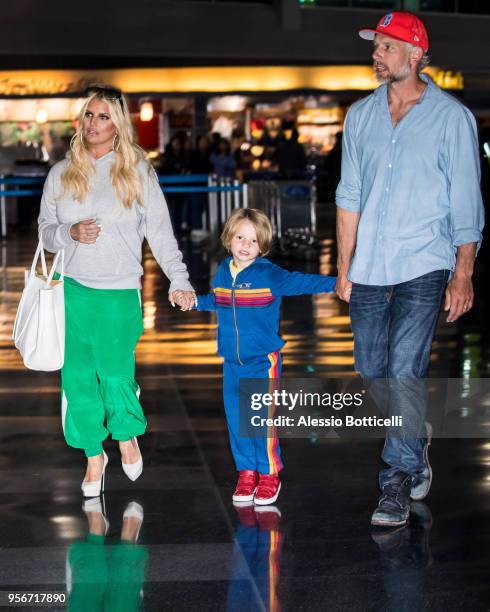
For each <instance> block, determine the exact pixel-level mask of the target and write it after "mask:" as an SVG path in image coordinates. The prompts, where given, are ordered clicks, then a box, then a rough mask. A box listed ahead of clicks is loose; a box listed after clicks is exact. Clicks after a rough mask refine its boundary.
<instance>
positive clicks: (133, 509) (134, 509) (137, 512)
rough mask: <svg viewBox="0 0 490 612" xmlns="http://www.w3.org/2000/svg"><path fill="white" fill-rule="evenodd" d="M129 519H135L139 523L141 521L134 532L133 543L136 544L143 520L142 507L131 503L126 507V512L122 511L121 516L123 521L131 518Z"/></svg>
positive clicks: (133, 502)
mask: <svg viewBox="0 0 490 612" xmlns="http://www.w3.org/2000/svg"><path fill="white" fill-rule="evenodd" d="M131 517H133V518H136V519H138V520H139V521H141V522H140V525H139V527H138V531H137V532H136V536H135V538H134V543H135V544H136V542H137V541H138V537H139V535H140V529H141V525H143V518H144V512H143V506H141V505H140V504H138V502H135V501H132V502H130V503H129V504H128V505H127V506H126V510H125V511H124V514H123V520H124V519H125V518H131Z"/></svg>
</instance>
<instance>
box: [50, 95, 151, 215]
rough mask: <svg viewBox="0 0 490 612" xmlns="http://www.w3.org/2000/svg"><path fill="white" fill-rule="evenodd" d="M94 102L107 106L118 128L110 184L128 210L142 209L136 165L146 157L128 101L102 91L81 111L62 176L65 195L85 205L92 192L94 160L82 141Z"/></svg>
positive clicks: (87, 102) (92, 97)
mask: <svg viewBox="0 0 490 612" xmlns="http://www.w3.org/2000/svg"><path fill="white" fill-rule="evenodd" d="M96 89H97V88H96ZM108 91H111V90H110V89H109V90H108ZM95 99H99V100H102V101H103V102H105V103H106V104H107V106H108V109H109V115H110V117H111V120H112V122H113V123H114V126H115V128H116V135H115V137H114V144H113V150H114V153H115V156H116V159H115V161H114V163H113V165H112V168H111V182H112V185H113V187H114V191H115V192H116V195H117V197H118V199H119V200H120V201H121V203H122V204H123V206H124V207H125V208H131V207H132V205H133V202H137V203H138V204H139V205H140V206H141V205H142V202H141V192H142V182H141V176H140V175H139V173H138V170H137V164H138V162H140V161H141V160H143V159H146V153H145V151H144V150H143V149H142V148H141V147H139V146H138V145H137V144H136V143H135V141H134V134H133V126H132V124H131V117H130V114H129V109H128V105H127V103H126V100H125V99H124V97H123V96H122V95H121V97H120V98H119V97H117V98H116V97H113V96H110V95H109V94H108V93H106V92H104V88H103V87H100V89H98V90H97V91H96V92H95V93H92V94H90V95H89V97H88V98H87V99H86V100H85V102H84V104H83V106H82V108H81V110H80V114H79V116H78V127H77V130H76V132H75V134H74V135H73V138H72V139H71V142H70V149H71V154H70V156H69V161H68V164H67V166H66V168H65V170H64V171H63V174H62V175H61V184H62V186H63V190H64V193H69V194H70V195H71V196H72V197H73V198H74V199H75V200H76V201H78V202H80V203H81V202H83V201H84V200H85V198H86V197H87V194H88V191H89V182H90V178H91V176H93V175H94V174H95V168H94V163H93V158H92V156H91V155H90V153H89V150H88V147H87V145H86V144H85V142H84V140H83V118H84V117H85V113H86V112H87V108H88V106H89V105H90V103H91V102H92V100H95Z"/></svg>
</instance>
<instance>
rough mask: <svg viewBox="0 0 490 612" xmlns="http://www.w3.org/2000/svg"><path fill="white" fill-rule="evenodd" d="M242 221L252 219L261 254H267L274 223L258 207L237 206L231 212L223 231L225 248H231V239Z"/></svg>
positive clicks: (222, 239) (222, 237) (222, 238)
mask: <svg viewBox="0 0 490 612" xmlns="http://www.w3.org/2000/svg"><path fill="white" fill-rule="evenodd" d="M242 221H250V223H251V224H252V225H253V226H254V228H255V233H256V234H257V242H258V244H259V250H260V254H261V255H267V253H268V252H269V251H270V248H271V244H272V225H271V222H270V221H269V217H267V215H266V214H265V213H264V212H262V211H261V210H258V208H237V209H236V210H234V211H233V212H232V213H231V215H230V216H229V217H228V219H227V220H226V223H225V227H224V228H223V231H222V233H221V242H222V243H223V246H224V247H225V249H227V250H228V251H229V250H230V245H231V240H232V238H233V236H234V235H235V234H236V233H237V228H238V226H239V225H240V223H241V222H242Z"/></svg>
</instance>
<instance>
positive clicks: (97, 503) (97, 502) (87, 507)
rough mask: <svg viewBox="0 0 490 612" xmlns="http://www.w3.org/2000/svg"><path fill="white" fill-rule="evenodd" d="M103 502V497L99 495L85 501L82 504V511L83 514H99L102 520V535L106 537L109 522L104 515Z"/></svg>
mask: <svg viewBox="0 0 490 612" xmlns="http://www.w3.org/2000/svg"><path fill="white" fill-rule="evenodd" d="M103 500H104V496H103V495H101V496H100V497H92V498H91V499H85V500H84V501H83V503H82V510H83V511H84V512H99V513H100V514H101V515H102V519H103V520H104V525H105V530H104V535H107V532H108V531H109V521H108V520H107V517H106V515H105V508H104V503H103Z"/></svg>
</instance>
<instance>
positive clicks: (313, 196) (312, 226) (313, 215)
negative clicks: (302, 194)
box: [310, 179, 317, 240]
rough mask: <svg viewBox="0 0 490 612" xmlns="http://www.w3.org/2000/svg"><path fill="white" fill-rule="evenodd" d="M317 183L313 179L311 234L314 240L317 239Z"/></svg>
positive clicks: (311, 187)
mask: <svg viewBox="0 0 490 612" xmlns="http://www.w3.org/2000/svg"><path fill="white" fill-rule="evenodd" d="M316 198H317V193H316V182H315V179H312V180H311V182H310V218H311V233H312V240H314V239H315V237H316Z"/></svg>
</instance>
